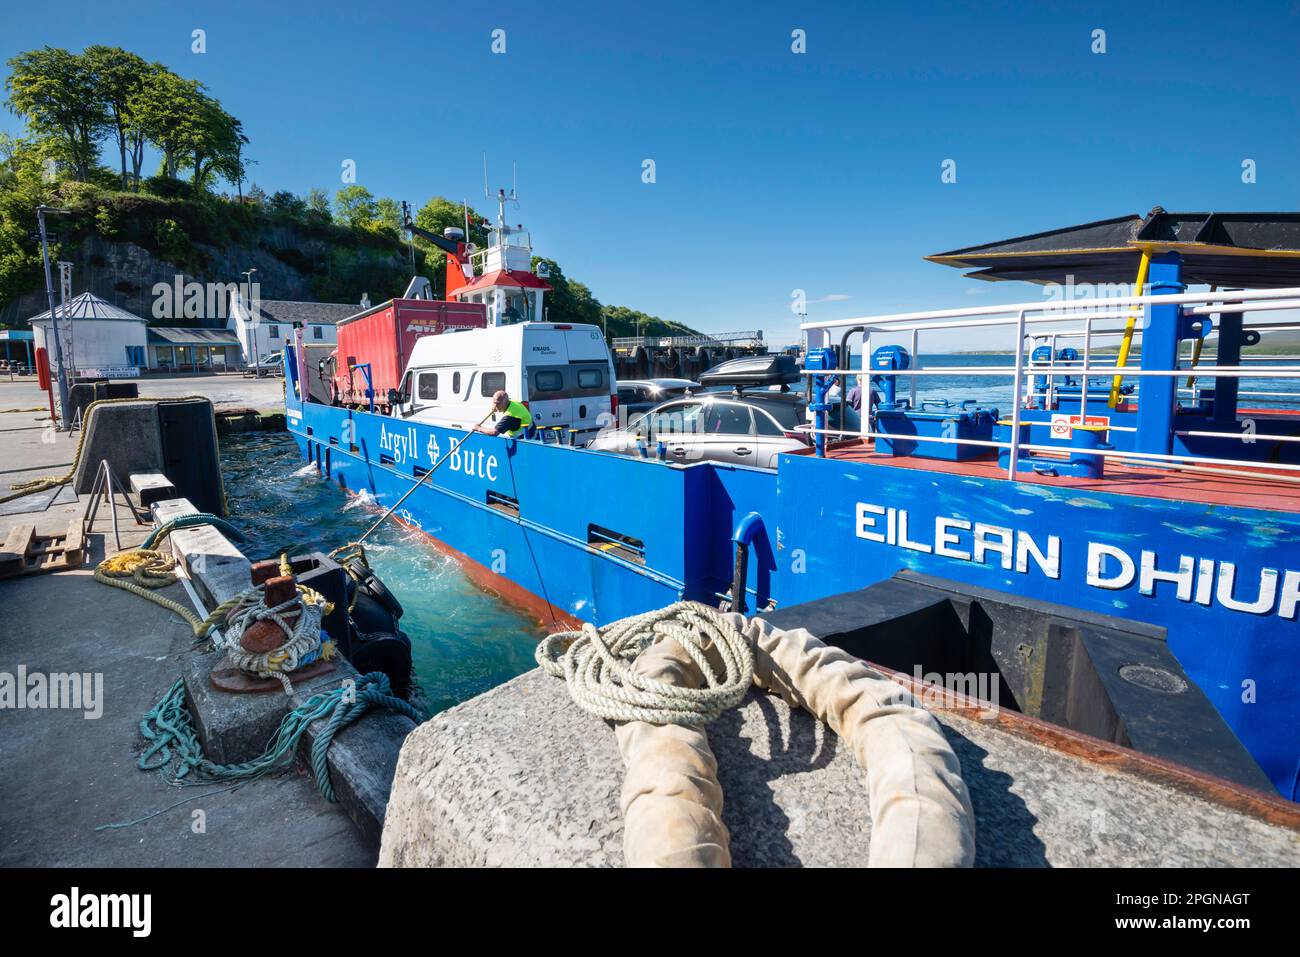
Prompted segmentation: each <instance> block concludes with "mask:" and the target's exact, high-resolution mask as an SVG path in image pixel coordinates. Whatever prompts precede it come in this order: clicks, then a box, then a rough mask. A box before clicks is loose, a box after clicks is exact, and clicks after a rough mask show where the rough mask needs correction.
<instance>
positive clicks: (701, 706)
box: [534, 602, 754, 727]
mask: <svg viewBox="0 0 1300 957" xmlns="http://www.w3.org/2000/svg"><path fill="white" fill-rule="evenodd" d="M660 638H672V639H673V640H675V641H676V642H677V643H678V644H679V645H681V646H682V648H683V650H685V652H686V653H687V654H688V655H689V656H690V658H691V660H692V661H694V662H695V664H696V666H697V667H698V668H699V669H700V673H701V674H702V675H703V676H704V687H702V688H684V687H681V686H679V685H672V684H668V683H667V682H663V681H659V680H657V679H655V678H650V677H647V676H644V675H639V674H636V673H635V672H634V671H633V670H632V668H631V665H632V663H633V662H634V661H635V660H636V658H637V656H638V655H640V654H641V652H643V651H645V650H646V649H647V648H649V647H650V646H651V645H652V644H654V643H655V642H656V641H658V640H659V639H660ZM713 650H716V653H717V657H718V658H720V659H721V662H722V673H721V674H719V673H718V670H717V669H716V668H715V667H714V665H713V664H712V663H711V662H710V661H709V656H708V654H707V653H708V652H709V651H713ZM534 657H536V659H537V663H538V664H539V665H540V666H541V667H542V670H543V671H545V672H546V673H547V674H550V675H554V676H556V677H562V678H564V681H565V684H566V685H567V686H568V689H569V695H570V697H572V698H573V701H574V703H575V704H577V705H578V707H580V708H582V709H583V710H584V711H588V712H590V713H592V714H594V715H597V716H599V717H602V718H608V719H610V720H613V721H646V722H649V723H651V724H677V725H683V726H685V727H700V726H702V725H705V724H707V723H708V722H710V721H712V720H714V719H715V718H717V717H718V716H719V715H721V714H722V713H723V712H724V711H727V710H728V709H730V708H733V707H735V706H736V705H737V704H739V703H740V701H741V699H742V698H744V697H745V692H746V691H747V690H748V689H749V686H750V683H751V681H752V679H753V674H754V653H753V650H752V649H751V648H750V645H749V641H748V640H747V639H746V638H745V636H744V635H743V634H742V633H741V632H740V630H739V629H737V628H736V627H735V626H734V625H732V624H731V623H730V622H728V621H727V620H726V618H725V617H724V616H723V615H722V614H721V613H720V612H717V611H714V610H713V609H712V608H709V607H707V606H705V605H700V604H696V603H694V602H678V603H677V604H675V605H669V606H668V607H667V608H663V609H660V610H658V611H652V612H647V613H646V614H643V615H636V616H634V617H632V618H624V619H623V620H621V621H616V622H613V623H611V624H608V625H606V626H604V627H603V628H596V627H595V626H594V625H591V624H585V625H583V626H582V630H581V631H563V632H557V633H556V634H553V635H549V636H548V637H546V638H544V639H543V640H542V641H541V642H540V643H539V644H538V646H537V650H536V652H535V653H534Z"/></svg>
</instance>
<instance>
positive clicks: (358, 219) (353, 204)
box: [334, 183, 379, 228]
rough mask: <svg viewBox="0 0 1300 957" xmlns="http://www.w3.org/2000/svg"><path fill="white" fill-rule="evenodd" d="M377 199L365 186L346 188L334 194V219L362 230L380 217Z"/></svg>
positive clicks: (355, 185)
mask: <svg viewBox="0 0 1300 957" xmlns="http://www.w3.org/2000/svg"><path fill="white" fill-rule="evenodd" d="M378 212H379V208H378V205H377V204H376V203H375V197H374V195H373V194H372V193H371V192H370V190H368V189H366V188H365V187H364V186H360V185H357V184H355V183H354V184H352V185H351V186H344V187H343V188H342V189H340V190H339V191H338V192H337V193H335V194H334V218H335V219H337V220H338V221H339V222H341V223H343V224H344V225H347V226H352V227H355V228H360V227H363V226H365V225H366V224H367V223H369V222H370V221H371V220H372V219H374V218H375V217H376V215H378Z"/></svg>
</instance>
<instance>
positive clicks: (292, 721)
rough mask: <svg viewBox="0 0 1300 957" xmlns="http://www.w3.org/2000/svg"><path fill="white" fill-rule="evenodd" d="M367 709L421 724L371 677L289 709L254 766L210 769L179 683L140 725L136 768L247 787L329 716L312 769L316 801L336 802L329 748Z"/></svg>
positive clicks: (188, 781) (177, 779)
mask: <svg viewBox="0 0 1300 957" xmlns="http://www.w3.org/2000/svg"><path fill="white" fill-rule="evenodd" d="M372 708H384V709H387V710H389V711H395V712H397V713H398V714H404V715H406V716H407V717H408V718H410V719H411V720H412V721H414V722H415V723H416V724H419V723H421V722H422V721H424V715H422V714H421V713H420V712H419V711H418V710H417V709H416V708H415V707H413V706H412V705H411V704H409V703H408V702H406V701H403V700H402V699H401V698H398V697H396V696H395V695H394V694H393V691H392V687H391V686H390V685H389V682H388V676H387V675H386V674H384V673H383V672H382V671H372V672H370V673H369V674H366V675H362V676H360V677H359V678H358V679H357V680H356V682H355V683H352V682H345V683H344V684H341V685H339V686H338V687H337V688H332V689H330V690H329V691H322V692H320V693H318V694H314V695H312V696H311V697H310V698H308V699H307V701H306V702H304V703H303V704H302V705H301V706H300V707H297V708H294V709H293V710H292V711H290V712H289V713H288V714H286V715H285V716H284V718H282V719H281V721H280V727H279V728H278V729H277V730H276V733H275V736H274V737H273V738H272V739H271V741H270V743H268V744H267V746H266V750H265V751H263V752H262V753H261V754H260V755H258V756H257V757H256V758H254V759H253V760H251V761H244V762H241V763H237V764H214V763H213V762H212V761H209V760H208V759H207V758H206V757H204V756H203V746H202V745H201V744H200V743H199V738H198V733H197V732H196V731H195V729H194V719H193V717H192V716H191V715H190V712H189V709H188V708H187V707H186V706H185V683H184V682H183V681H180V680H178V681H177V682H176V683H175V684H173V685H172V686H171V688H170V689H169V690H168V691H167V693H166V694H165V695H163V697H162V700H160V701H159V702H158V703H157V704H156V705H154V706H153V707H152V708H151V709H149V711H148V712H147V713H146V714H145V716H144V717H143V718H142V719H141V720H140V734H141V735H143V737H144V739H145V740H146V741H147V742H149V745H148V747H147V748H146V749H145V751H144V753H143V754H142V755H141V756H140V760H139V762H138V766H139V768H140V770H141V771H157V772H159V774H161V775H162V777H163V779H164V780H166V781H167V783H168V784H173V785H203V784H210V783H212V782H214V781H251V780H254V779H256V778H260V777H262V776H263V775H266V774H270V773H272V772H274V771H278V770H282V769H284V768H286V767H288V766H289V765H290V764H292V763H293V755H294V751H295V749H296V748H297V745H298V740H299V739H300V738H301V737H302V736H303V733H304V732H306V730H307V728H308V726H309V725H311V723H312V722H313V721H317V720H319V719H321V718H324V717H326V716H328V717H329V721H328V723H327V724H326V725H325V727H324V728H323V729H322V730H321V732H320V733H319V734H318V735H317V736H316V740H315V741H314V742H313V743H312V749H311V768H312V773H313V775H314V777H315V779H316V786H317V787H318V788H319V789H320V793H321V795H322V796H323V797H324V798H325V800H327V801H335V800H337V798H336V796H335V794H334V786H333V784H332V783H331V781H330V776H329V766H328V762H327V758H328V756H329V748H330V744H331V743H333V741H334V736H335V735H336V734H338V732H339V731H340V730H342V729H343V728H345V727H347V726H348V725H349V724H351V723H352V722H353V721H356V720H357V719H358V718H359V717H361V716H362V715H363V714H365V713H366V712H367V711H369V710H371V709H372ZM141 820H146V818H142V819H141ZM104 826H105V827H111V826H112V825H104Z"/></svg>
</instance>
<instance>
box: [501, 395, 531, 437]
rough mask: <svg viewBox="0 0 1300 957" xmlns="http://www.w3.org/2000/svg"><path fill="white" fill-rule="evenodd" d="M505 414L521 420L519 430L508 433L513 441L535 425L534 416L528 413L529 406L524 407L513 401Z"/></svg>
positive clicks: (520, 403)
mask: <svg viewBox="0 0 1300 957" xmlns="http://www.w3.org/2000/svg"><path fill="white" fill-rule="evenodd" d="M504 414H505V415H513V416H514V417H515V418H516V419H518V420H519V428H517V429H515V430H514V431H513V432H508V433H506V434H507V435H509V436H510V437H511V438H512V439H513V438H517V437H518V436H519V435H521V434H522V433H523V432H524V430H526V429H527V428H528V427H529V426H530V425H532V424H533V414H532V413H531V412H529V411H528V406H526V405H524V404H523V403H522V402H515V401H513V400H512V401H511V402H510V404H509V405H507V406H506V411H505V413H504Z"/></svg>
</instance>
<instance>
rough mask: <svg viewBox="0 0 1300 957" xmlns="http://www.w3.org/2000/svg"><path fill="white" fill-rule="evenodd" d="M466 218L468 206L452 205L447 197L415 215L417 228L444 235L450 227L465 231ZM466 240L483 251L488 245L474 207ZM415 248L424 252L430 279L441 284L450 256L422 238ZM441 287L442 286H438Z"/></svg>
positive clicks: (432, 200) (418, 240) (429, 203)
mask: <svg viewBox="0 0 1300 957" xmlns="http://www.w3.org/2000/svg"><path fill="white" fill-rule="evenodd" d="M465 215H466V213H465V207H464V206H462V205H461V204H460V203H455V202H452V201H451V200H449V199H447V198H446V197H445V196H435V197H433V198H432V199H431V200H429V201H428V202H427V203H425V204H424V205H423V206H421V207H420V210H419V212H417V213H416V214H415V225H417V226H419V227H420V228H421V229H427V230H428V231H429V232H431V233H434V234H435V235H438V236H441V235H442V231H443V230H444V229H448V228H450V227H455V228H456V229H462V230H463V229H464V228H465ZM465 238H466V240H468V241H469V242H472V243H474V244H475V245H477V246H478V247H479V248H480V249H482V248H483V247H484V246H486V245H487V231H486V230H485V229H484V228H483V216H482V215H481V214H480V213H478V212H477V211H476V210H475V209H474V208H473V207H472V206H471V207H469V235H468V236H466V237H465ZM415 248H416V249H418V250H420V252H422V253H424V256H425V268H426V270H427V272H428V273H429V274H430V276H429V278H431V279H432V280H433V281H434V283H435V285H438V284H439V283H440V282H441V277H442V276H443V275H444V274H445V268H446V265H447V254H446V253H444V252H443V251H442V250H441V249H439V248H438V247H437V246H435V245H433V244H432V243H430V242H428V241H426V240H423V239H421V238H420V237H419V236H416V237H415ZM438 288H441V286H440V285H438Z"/></svg>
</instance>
